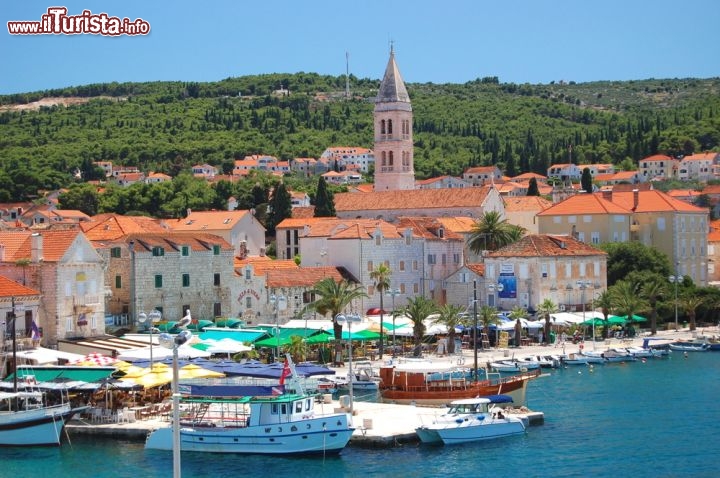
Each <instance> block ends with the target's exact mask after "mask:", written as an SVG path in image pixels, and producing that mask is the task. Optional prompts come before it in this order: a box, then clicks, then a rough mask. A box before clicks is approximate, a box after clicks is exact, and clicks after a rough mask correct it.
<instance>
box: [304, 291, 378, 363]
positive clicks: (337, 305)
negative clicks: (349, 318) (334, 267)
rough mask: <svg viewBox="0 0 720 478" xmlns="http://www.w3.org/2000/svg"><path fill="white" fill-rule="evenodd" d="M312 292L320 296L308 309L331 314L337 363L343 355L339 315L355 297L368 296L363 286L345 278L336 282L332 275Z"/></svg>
mask: <svg viewBox="0 0 720 478" xmlns="http://www.w3.org/2000/svg"><path fill="white" fill-rule="evenodd" d="M310 293H311V294H314V295H316V296H318V298H317V299H315V301H314V302H312V303H310V304H309V305H308V307H307V310H315V311H317V312H318V313H319V314H322V315H327V314H330V315H331V317H332V322H333V335H334V337H335V364H338V363H340V362H341V360H340V357H342V324H341V323H339V322H338V321H337V316H338V314H340V313H341V312H343V311H344V310H345V308H346V307H347V306H349V305H350V304H352V302H353V301H354V300H355V299H360V298H362V297H367V294H366V293H365V291H363V288H362V286H360V285H357V284H353V283H350V282H348V281H347V280H345V279H343V280H341V281H340V282H335V280H334V279H333V278H331V277H326V278H325V279H323V280H321V281H319V282H318V283H316V284H315V286H314V287H313V288H312V289H311V290H310Z"/></svg>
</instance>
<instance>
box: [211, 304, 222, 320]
mask: <svg viewBox="0 0 720 478" xmlns="http://www.w3.org/2000/svg"><path fill="white" fill-rule="evenodd" d="M213 315H214V316H215V317H222V304H221V303H220V302H215V303H214V304H213Z"/></svg>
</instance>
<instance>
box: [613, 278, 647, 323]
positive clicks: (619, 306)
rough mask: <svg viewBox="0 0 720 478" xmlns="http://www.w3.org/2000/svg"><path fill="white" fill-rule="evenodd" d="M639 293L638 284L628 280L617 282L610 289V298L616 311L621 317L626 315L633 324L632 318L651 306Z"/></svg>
mask: <svg viewBox="0 0 720 478" xmlns="http://www.w3.org/2000/svg"><path fill="white" fill-rule="evenodd" d="M639 292H640V287H639V286H638V284H636V283H634V282H631V281H628V280H620V281H617V282H616V283H615V284H614V285H613V286H612V287H610V296H611V297H612V301H613V304H614V308H615V310H616V311H617V312H618V313H619V314H621V315H626V316H627V321H628V322H632V318H633V316H634V315H635V314H636V313H637V312H639V311H641V310H647V309H648V308H649V306H650V304H648V302H647V301H646V300H645V299H644V298H643V297H642V296H641V295H640V293H639Z"/></svg>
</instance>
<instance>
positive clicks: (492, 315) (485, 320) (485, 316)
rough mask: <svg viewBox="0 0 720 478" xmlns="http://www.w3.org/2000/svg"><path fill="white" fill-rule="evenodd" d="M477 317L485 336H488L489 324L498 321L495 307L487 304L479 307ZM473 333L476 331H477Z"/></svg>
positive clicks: (497, 322) (494, 323)
mask: <svg viewBox="0 0 720 478" xmlns="http://www.w3.org/2000/svg"><path fill="white" fill-rule="evenodd" d="M478 318H479V319H480V321H481V322H482V324H483V331H484V332H485V335H486V336H487V337H490V326H491V325H497V324H499V323H500V317H498V311H497V309H496V308H495V307H491V306H489V305H483V306H482V307H481V308H480V311H479V312H478ZM475 333H477V331H476V332H475Z"/></svg>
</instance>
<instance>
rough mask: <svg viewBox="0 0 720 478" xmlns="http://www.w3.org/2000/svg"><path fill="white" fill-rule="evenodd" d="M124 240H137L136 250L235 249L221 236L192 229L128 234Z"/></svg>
mask: <svg viewBox="0 0 720 478" xmlns="http://www.w3.org/2000/svg"><path fill="white" fill-rule="evenodd" d="M123 240H124V242H128V243H129V242H130V241H135V250H136V251H145V252H150V251H152V248H153V247H165V248H168V247H169V248H172V249H175V250H179V249H180V247H181V246H190V248H191V249H192V250H193V251H206V250H208V249H211V248H212V246H220V247H221V248H222V249H233V246H231V245H230V244H229V243H228V242H227V241H226V240H225V239H223V238H222V237H220V236H216V235H215V234H209V233H204V232H192V231H188V232H167V231H165V232H161V233H141V234H128V235H127V236H125V237H124V238H123ZM233 250H234V249H233Z"/></svg>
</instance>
